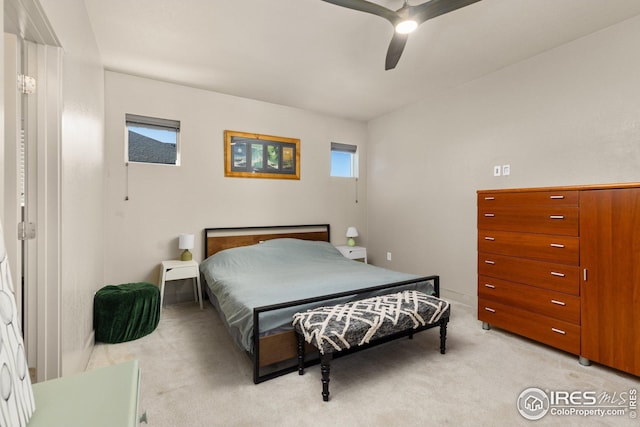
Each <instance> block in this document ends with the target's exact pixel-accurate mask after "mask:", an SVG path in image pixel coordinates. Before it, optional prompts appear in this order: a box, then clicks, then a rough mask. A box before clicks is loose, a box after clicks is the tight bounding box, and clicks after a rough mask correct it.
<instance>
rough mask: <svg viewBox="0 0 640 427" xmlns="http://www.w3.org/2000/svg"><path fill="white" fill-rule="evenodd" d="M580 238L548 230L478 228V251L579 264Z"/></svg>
mask: <svg viewBox="0 0 640 427" xmlns="http://www.w3.org/2000/svg"><path fill="white" fill-rule="evenodd" d="M579 245H580V239H579V238H578V237H571V236H559V235H550V234H534V233H515V232H508V231H492V230H490V231H487V230H480V231H479V232H478V252H489V253H495V254H502V255H509V256H516V257H523V258H531V259H537V260H541V261H550V262H554V263H558V264H570V265H579V264H580V251H579V247H580V246H579Z"/></svg>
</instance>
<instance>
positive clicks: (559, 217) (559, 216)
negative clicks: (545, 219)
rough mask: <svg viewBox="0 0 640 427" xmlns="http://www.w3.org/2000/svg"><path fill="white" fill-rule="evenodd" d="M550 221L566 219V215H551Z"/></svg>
mask: <svg viewBox="0 0 640 427" xmlns="http://www.w3.org/2000/svg"><path fill="white" fill-rule="evenodd" d="M549 219H564V215H549Z"/></svg>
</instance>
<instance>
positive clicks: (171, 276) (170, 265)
mask: <svg viewBox="0 0 640 427" xmlns="http://www.w3.org/2000/svg"><path fill="white" fill-rule="evenodd" d="M180 279H195V283H194V285H193V292H194V294H195V297H196V302H198V303H200V309H201V310H202V289H201V287H200V270H199V269H198V263H197V262H195V261H193V260H191V261H178V260H169V261H162V265H160V310H162V303H163V301H164V285H165V283H166V282H167V281H168V280H180Z"/></svg>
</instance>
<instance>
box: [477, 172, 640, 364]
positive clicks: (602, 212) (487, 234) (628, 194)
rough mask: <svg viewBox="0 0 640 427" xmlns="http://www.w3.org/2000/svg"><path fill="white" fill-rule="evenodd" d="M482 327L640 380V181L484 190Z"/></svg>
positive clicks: (480, 280) (481, 209) (480, 248)
mask: <svg viewBox="0 0 640 427" xmlns="http://www.w3.org/2000/svg"><path fill="white" fill-rule="evenodd" d="M478 319H479V320H481V321H482V322H483V327H484V328H485V329H488V328H489V325H494V326H497V327H499V328H502V329H505V330H508V331H511V332H514V333H517V334H520V335H523V336H526V337H529V338H531V339H534V340H536V341H540V342H542V343H545V344H548V345H551V346H553V347H556V348H559V349H562V350H564V351H567V352H570V353H573V354H576V355H580V356H581V357H580V361H581V363H584V364H588V363H589V361H590V360H592V361H595V362H598V363H602V364H605V365H608V366H612V367H614V368H617V369H620V370H623V371H626V372H629V373H632V374H634V375H640V339H638V337H640V183H629V184H614V185H599V186H574V187H548V188H526V189H507V190H481V191H478Z"/></svg>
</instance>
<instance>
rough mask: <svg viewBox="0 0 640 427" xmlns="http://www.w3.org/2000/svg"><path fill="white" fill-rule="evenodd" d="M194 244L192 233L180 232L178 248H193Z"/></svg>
mask: <svg viewBox="0 0 640 427" xmlns="http://www.w3.org/2000/svg"><path fill="white" fill-rule="evenodd" d="M194 244H195V238H194V236H193V234H181V235H180V237H179V238H178V248H180V249H193V247H194Z"/></svg>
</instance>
